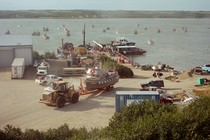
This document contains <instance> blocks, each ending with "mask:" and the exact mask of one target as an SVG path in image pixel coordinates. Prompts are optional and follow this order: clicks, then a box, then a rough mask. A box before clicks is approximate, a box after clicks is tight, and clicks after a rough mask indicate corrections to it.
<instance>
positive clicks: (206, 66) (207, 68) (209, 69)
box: [201, 64, 210, 73]
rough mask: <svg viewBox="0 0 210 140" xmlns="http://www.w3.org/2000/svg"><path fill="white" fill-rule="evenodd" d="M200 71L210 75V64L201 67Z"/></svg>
mask: <svg viewBox="0 0 210 140" xmlns="http://www.w3.org/2000/svg"><path fill="white" fill-rule="evenodd" d="M201 69H202V70H203V71H206V72H209V73H210V64H208V65H203V66H201Z"/></svg>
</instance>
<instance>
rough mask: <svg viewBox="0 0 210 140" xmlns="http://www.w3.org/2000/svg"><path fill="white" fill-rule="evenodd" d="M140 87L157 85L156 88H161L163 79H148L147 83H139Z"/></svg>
mask: <svg viewBox="0 0 210 140" xmlns="http://www.w3.org/2000/svg"><path fill="white" fill-rule="evenodd" d="M140 86H141V87H142V89H148V88H150V87H157V88H162V87H164V81H163V80H152V81H149V82H148V83H145V84H140Z"/></svg>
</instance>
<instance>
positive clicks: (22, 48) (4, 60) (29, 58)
mask: <svg viewBox="0 0 210 140" xmlns="http://www.w3.org/2000/svg"><path fill="white" fill-rule="evenodd" d="M14 58H24V59H25V65H32V64H33V44H32V37H31V35H0V68H6V67H11V64H12V62H13V60H14Z"/></svg>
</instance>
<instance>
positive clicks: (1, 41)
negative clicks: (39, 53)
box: [0, 35, 33, 47]
mask: <svg viewBox="0 0 210 140" xmlns="http://www.w3.org/2000/svg"><path fill="white" fill-rule="evenodd" d="M26 45H31V46H32V45H33V44H32V37H31V35H0V47H6V46H26Z"/></svg>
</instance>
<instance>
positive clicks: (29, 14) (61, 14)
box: [0, 10, 210, 19]
mask: <svg viewBox="0 0 210 140" xmlns="http://www.w3.org/2000/svg"><path fill="white" fill-rule="evenodd" d="M0 18H1V19H7V18H70V19H74V18H76V19H78V18H79V19H80V18H210V11H125V10H116V11H103V10H1V11H0Z"/></svg>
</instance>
